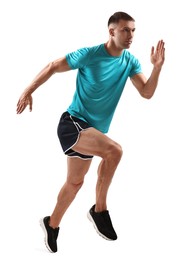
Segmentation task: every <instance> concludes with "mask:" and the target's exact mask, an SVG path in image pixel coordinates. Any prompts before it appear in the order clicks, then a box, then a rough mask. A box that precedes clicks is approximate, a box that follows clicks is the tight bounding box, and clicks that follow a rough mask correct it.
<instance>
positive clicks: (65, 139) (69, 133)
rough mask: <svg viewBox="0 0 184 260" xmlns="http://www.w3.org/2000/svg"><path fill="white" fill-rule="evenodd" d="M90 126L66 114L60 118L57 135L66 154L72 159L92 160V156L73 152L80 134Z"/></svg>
mask: <svg viewBox="0 0 184 260" xmlns="http://www.w3.org/2000/svg"><path fill="white" fill-rule="evenodd" d="M89 127H90V126H89V125H88V123H86V122H85V121H83V120H81V119H79V118H77V117H74V116H71V115H70V114H69V113H68V112H64V113H63V114H62V116H61V118H60V121H59V124H58V128H57V133H58V137H59V141H60V143H61V146H62V149H63V151H64V153H65V154H66V155H68V156H70V157H79V158H81V159H84V160H87V159H92V158H93V156H92V155H86V154H81V153H78V152H75V151H74V150H72V147H73V146H74V145H75V144H76V143H77V142H78V139H79V135H80V132H81V131H83V130H85V129H87V128H89Z"/></svg>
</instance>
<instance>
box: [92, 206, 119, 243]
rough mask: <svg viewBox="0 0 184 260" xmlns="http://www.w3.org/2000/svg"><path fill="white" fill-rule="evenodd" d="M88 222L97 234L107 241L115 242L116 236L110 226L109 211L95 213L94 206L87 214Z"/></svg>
mask: <svg viewBox="0 0 184 260" xmlns="http://www.w3.org/2000/svg"><path fill="white" fill-rule="evenodd" d="M87 216H88V218H89V220H90V221H91V222H92V223H93V225H94V228H95V229H96V231H97V233H98V234H99V235H100V236H102V237H103V238H105V239H107V240H116V239H117V235H116V232H115V230H114V228H113V226H112V222H111V219H110V216H109V211H108V210H104V211H102V212H95V205H93V207H92V208H91V209H90V210H89V212H88V214H87Z"/></svg>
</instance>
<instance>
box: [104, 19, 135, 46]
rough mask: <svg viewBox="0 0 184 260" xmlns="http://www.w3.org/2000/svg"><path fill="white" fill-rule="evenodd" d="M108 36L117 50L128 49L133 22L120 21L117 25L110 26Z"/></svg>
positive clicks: (131, 36)
mask: <svg viewBox="0 0 184 260" xmlns="http://www.w3.org/2000/svg"><path fill="white" fill-rule="evenodd" d="M109 32H110V36H111V39H112V40H113V41H114V44H115V46H116V48H118V49H119V50H123V49H128V48H130V45H131V43H132V40H133V36H134V32H135V22H133V21H124V20H120V21H119V23H118V24H112V25H110V29H109Z"/></svg>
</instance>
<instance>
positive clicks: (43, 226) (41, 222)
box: [40, 218, 54, 253]
mask: <svg viewBox="0 0 184 260" xmlns="http://www.w3.org/2000/svg"><path fill="white" fill-rule="evenodd" d="M40 226H41V228H42V229H43V232H44V234H45V238H44V242H45V245H46V247H47V249H48V250H49V251H50V252H51V253H54V252H53V251H52V249H51V248H50V247H49V245H48V243H47V240H48V235H47V230H46V228H45V224H44V222H43V218H41V219H40Z"/></svg>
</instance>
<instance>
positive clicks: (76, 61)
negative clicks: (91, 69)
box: [66, 48, 90, 69]
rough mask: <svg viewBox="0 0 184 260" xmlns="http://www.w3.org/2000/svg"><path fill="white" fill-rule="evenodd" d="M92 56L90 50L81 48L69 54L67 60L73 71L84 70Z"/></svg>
mask: <svg viewBox="0 0 184 260" xmlns="http://www.w3.org/2000/svg"><path fill="white" fill-rule="evenodd" d="M89 56H90V50H89V48H81V49H78V50H77V51H74V52H71V53H68V54H67V55H66V60H67V62H68V65H69V66H70V67H71V69H79V68H83V67H84V66H86V65H87V63H88V60H89Z"/></svg>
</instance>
